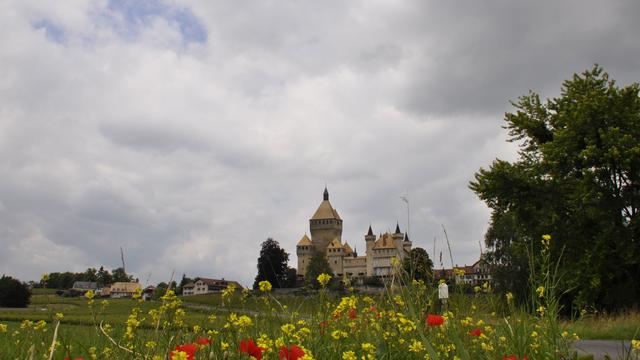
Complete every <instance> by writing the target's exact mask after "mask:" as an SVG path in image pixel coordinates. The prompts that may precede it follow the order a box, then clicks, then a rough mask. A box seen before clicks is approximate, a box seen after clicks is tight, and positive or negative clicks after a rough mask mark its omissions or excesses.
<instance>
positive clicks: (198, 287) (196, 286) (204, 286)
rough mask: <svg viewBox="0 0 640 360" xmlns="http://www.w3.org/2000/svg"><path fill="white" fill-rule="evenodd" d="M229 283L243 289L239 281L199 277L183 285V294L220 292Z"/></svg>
mask: <svg viewBox="0 0 640 360" xmlns="http://www.w3.org/2000/svg"><path fill="white" fill-rule="evenodd" d="M229 285H234V286H235V287H236V289H238V290H242V286H241V285H240V284H239V283H238V282H237V281H230V280H225V279H224V278H223V279H208V278H198V279H197V280H196V281H195V282H191V283H188V284H185V285H184V286H183V287H182V295H183V296H190V295H204V294H212V293H216V292H220V291H222V290H224V289H226V288H227V287H228V286H229Z"/></svg>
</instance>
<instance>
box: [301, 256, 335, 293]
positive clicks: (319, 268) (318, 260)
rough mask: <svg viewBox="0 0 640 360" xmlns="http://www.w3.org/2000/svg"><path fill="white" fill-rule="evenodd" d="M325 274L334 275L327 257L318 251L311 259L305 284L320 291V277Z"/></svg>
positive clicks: (305, 276)
mask: <svg viewBox="0 0 640 360" xmlns="http://www.w3.org/2000/svg"><path fill="white" fill-rule="evenodd" d="M323 273H324V274H329V275H333V271H332V270H331V266H329V262H327V257H326V256H325V255H324V254H323V253H322V252H320V251H316V252H314V253H313V255H311V259H310V260H309V266H308V267H307V273H306V274H305V275H304V282H305V283H306V284H307V285H309V286H311V287H313V288H314V289H318V288H320V283H318V275H320V274H323Z"/></svg>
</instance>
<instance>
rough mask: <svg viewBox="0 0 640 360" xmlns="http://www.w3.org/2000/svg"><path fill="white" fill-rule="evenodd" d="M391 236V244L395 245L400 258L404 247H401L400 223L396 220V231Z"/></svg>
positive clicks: (402, 237)
mask: <svg viewBox="0 0 640 360" xmlns="http://www.w3.org/2000/svg"><path fill="white" fill-rule="evenodd" d="M392 237H393V245H394V246H395V247H396V250H398V255H399V256H400V258H402V257H404V248H403V244H402V243H403V241H404V234H403V233H402V232H401V231H400V224H398V223H397V222H396V231H395V232H394V233H393V235H392Z"/></svg>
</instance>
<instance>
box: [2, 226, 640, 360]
mask: <svg viewBox="0 0 640 360" xmlns="http://www.w3.org/2000/svg"><path fill="white" fill-rule="evenodd" d="M541 241H542V244H543V251H542V253H540V254H536V255H535V256H534V257H533V259H534V261H532V262H531V265H530V273H531V279H530V280H531V284H532V286H531V288H532V292H531V298H530V299H521V300H523V301H520V302H517V301H516V300H518V299H514V296H513V295H512V294H511V293H506V294H498V293H495V292H494V291H493V289H492V288H491V285H490V284H489V283H485V284H484V285H482V286H478V287H476V288H475V289H474V294H473V295H468V294H463V293H462V292H461V291H458V290H455V289H454V290H453V291H452V294H451V297H450V299H449V302H448V303H447V304H446V306H444V305H443V304H442V303H441V302H440V301H439V299H438V294H437V284H434V285H433V286H429V285H427V284H425V283H424V282H422V281H409V280H408V278H407V277H406V276H403V274H400V273H399V274H398V276H397V277H396V278H394V279H393V280H392V281H391V283H389V284H388V286H387V287H386V290H385V291H384V292H382V293H380V294H376V295H367V294H360V293H359V292H357V290H355V289H353V288H352V287H351V284H350V283H349V281H348V280H347V279H341V281H343V282H344V284H343V285H344V288H345V289H346V290H345V292H344V293H341V294H336V293H333V292H331V291H329V290H328V288H327V285H328V284H329V282H330V281H332V279H331V276H330V275H328V274H321V275H320V276H319V277H318V279H317V280H318V282H319V283H320V284H321V288H320V290H319V291H317V292H315V293H313V294H312V295H310V296H297V297H294V299H293V300H292V299H291V298H288V299H284V298H280V297H278V296H275V295H274V294H273V290H272V286H271V284H270V283H269V282H267V281H263V282H261V283H260V284H259V289H258V290H256V291H255V292H251V291H248V290H244V291H237V289H234V288H233V287H229V288H227V289H226V290H224V291H223V292H222V294H221V295H220V296H219V297H217V298H216V299H217V300H216V302H215V303H213V301H212V303H210V304H208V305H209V306H207V304H206V302H205V304H204V305H203V307H202V308H198V309H193V308H189V307H187V306H185V303H183V299H182V298H180V297H178V296H176V295H175V294H174V292H173V291H171V290H169V291H167V293H166V294H165V295H164V296H163V297H162V298H161V299H160V300H159V301H157V302H151V303H150V302H145V301H143V300H142V299H141V298H140V296H139V294H138V295H137V296H135V299H134V300H118V301H113V300H100V299H98V298H96V297H95V294H94V293H93V292H91V291H89V292H87V293H86V295H85V298H84V299H83V300H82V302H83V303H84V304H83V306H84V307H85V308H86V309H87V313H86V316H84V317H83V319H84V320H82V321H81V320H80V319H79V318H77V317H76V318H74V317H73V315H72V314H73V313H74V309H75V308H74V307H75V306H78V305H77V304H74V303H73V302H69V303H68V304H67V305H68V306H67V307H65V306H61V307H59V308H56V307H51V306H49V307H46V306H45V305H46V304H42V306H43V308H46V309H47V312H46V313H45V314H43V315H42V316H41V318H40V319H38V318H37V317H33V318H30V319H24V320H22V321H4V322H2V321H0V353H2V356H1V357H2V359H65V360H66V359H75V360H77V359H150V360H194V359H287V360H290V359H293V360H295V359H343V360H356V359H365V360H366V359H451V360H454V359H460V360H467V359H469V360H471V359H473V360H476V359H487V360H488V359H492V360H493V359H508V360H513V359H516V360H521V359H529V360H533V359H577V354H575V352H574V351H573V350H572V343H573V342H574V341H575V340H577V339H578V334H576V333H571V332H568V331H567V330H566V329H564V328H563V327H562V326H561V323H560V320H559V318H558V313H559V310H560V309H559V306H560V305H559V302H558V296H557V294H556V288H555V287H556V284H557V282H558V276H557V271H556V270H557V269H555V268H554V266H553V264H551V263H550V260H549V259H550V256H549V246H548V245H549V242H550V241H552V240H551V238H550V237H549V236H548V235H545V236H544V237H543V238H542V240H541ZM405 275H406V274H405ZM334 281H335V280H334ZM124 301H126V302H128V303H127V304H128V308H127V314H126V315H124V316H122V317H120V318H118V316H116V315H115V313H114V312H113V309H114V307H115V308H120V309H122V307H123V306H124V305H123V304H124ZM516 303H518V304H526V305H516ZM65 312H68V314H65ZM16 319H17V318H16ZM621 357H622V358H625V359H640V341H638V340H633V342H632V346H631V348H630V349H629V351H628V352H627V353H626V354H622V356H621Z"/></svg>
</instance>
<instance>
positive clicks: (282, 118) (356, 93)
mask: <svg viewBox="0 0 640 360" xmlns="http://www.w3.org/2000/svg"><path fill="white" fill-rule="evenodd" d="M637 7H638V5H637V4H636V3H635V2H632V1H629V2H618V3H615V4H610V3H597V2H593V3H584V2H568V3H562V4H558V3H555V2H542V3H536V4H514V3H511V2H502V3H494V4H475V3H468V4H465V5H464V6H462V5H460V4H458V3H442V2H431V1H429V2H419V3H409V2H384V1H381V2H370V1H360V2H357V1H356V2H348V3H345V2H343V1H326V2H323V3H322V4H319V3H318V4H314V3H305V2H254V3H251V4H250V5H249V4H248V3H245V2H242V1H215V2H211V1H198V0H185V1H178V0H175V1H160V2H151V1H136V2H129V1H98V2H95V1H81V0H74V1H68V2H67V1H66V2H64V3H55V4H50V5H47V4H44V3H41V2H32V1H11V2H4V3H2V4H1V5H0V21H2V23H3V25H5V27H6V28H7V31H4V32H2V33H0V43H1V44H3V45H2V46H0V73H1V75H2V76H0V204H1V206H0V212H1V214H2V217H0V235H1V236H0V246H2V247H3V249H7V250H6V251H3V252H1V253H0V272H4V273H7V274H11V275H15V276H16V277H18V278H20V279H25V280H27V279H38V278H39V277H40V274H41V273H42V272H46V271H63V270H72V271H81V270H84V269H86V267H89V266H96V267H98V266H100V265H104V266H105V267H107V268H115V267H117V266H120V253H119V248H120V247H121V246H122V247H123V248H124V251H125V257H126V262H127V269H128V270H129V271H131V272H133V273H134V275H135V276H137V277H138V278H140V279H146V278H148V277H149V278H150V281H151V282H158V281H167V280H168V279H169V277H170V276H171V274H172V273H174V277H180V276H181V275H182V274H183V273H185V274H187V275H188V276H208V277H225V278H229V279H237V280H240V281H241V282H242V283H243V284H245V285H249V284H250V283H251V282H252V279H253V277H254V276H255V266H256V259H257V257H258V253H259V246H260V243H261V242H262V241H264V240H265V239H266V238H267V237H273V238H275V239H276V240H278V241H279V242H280V244H281V245H282V246H283V247H284V248H285V249H286V250H287V251H288V252H289V253H290V254H291V264H295V254H294V251H295V243H296V242H297V241H298V240H299V238H300V237H301V236H302V234H303V233H304V232H305V231H308V219H309V217H310V216H311V215H312V214H313V211H314V210H315V209H316V207H317V206H318V204H319V202H320V200H321V196H322V190H323V188H324V184H325V183H327V184H328V186H329V191H330V193H331V200H332V203H333V204H334V206H335V207H336V208H337V209H338V211H339V212H340V214H341V216H342V218H343V219H344V221H345V222H344V235H343V239H345V240H347V241H348V242H349V243H350V244H351V245H352V246H354V247H358V248H360V251H361V252H362V250H363V249H364V240H363V236H364V233H365V232H366V230H367V228H368V226H369V224H372V226H373V229H374V231H375V232H376V233H378V232H382V231H386V230H387V229H391V230H393V228H395V224H396V221H398V222H399V223H400V226H401V228H402V229H405V228H406V227H407V208H406V204H405V203H403V202H402V201H400V198H399V197H400V195H404V194H405V193H406V192H407V191H408V192H409V197H410V206H411V207H410V211H411V239H412V241H413V242H414V245H415V246H421V247H424V248H425V249H427V250H428V251H429V252H430V253H433V239H434V237H436V239H437V241H436V254H437V253H438V252H439V251H440V250H442V249H445V248H444V237H443V232H442V227H441V226H442V225H443V224H444V225H445V227H446V229H447V232H448V234H449V238H450V240H451V241H452V248H453V252H454V260H455V261H456V262H457V263H459V264H464V263H467V264H469V263H472V262H473V261H474V260H475V259H477V257H478V252H479V249H478V240H482V238H483V235H484V231H485V229H486V226H487V223H488V219H489V212H488V210H487V208H486V207H485V206H484V204H482V203H481V202H480V201H479V200H478V199H477V198H476V197H475V196H474V194H473V193H471V191H470V190H468V188H467V184H468V182H469V180H471V179H472V177H473V173H474V172H475V171H477V170H478V169H479V168H480V167H486V166H488V165H489V164H490V163H491V161H492V160H493V159H494V158H496V157H501V158H507V159H513V158H514V157H515V149H514V147H513V144H509V143H506V142H505V137H506V134H505V132H504V131H503V129H501V127H500V126H501V125H502V117H503V113H504V111H506V110H508V109H509V103H508V101H509V100H512V99H515V98H516V97H517V96H519V95H522V94H524V93H526V92H527V91H528V90H529V89H533V90H536V91H539V92H540V93H542V95H543V97H544V96H555V95H557V93H558V91H559V87H560V84H561V82H562V80H563V79H566V78H568V77H569V76H571V74H572V73H574V72H579V71H582V70H584V69H586V68H590V67H591V66H592V64H593V63H596V62H598V63H600V64H602V65H603V66H604V67H605V69H606V70H607V71H609V72H610V74H611V76H612V77H613V78H615V79H617V80H618V81H619V82H620V83H623V84H625V83H630V82H633V81H637V80H638V79H639V78H640V74H639V73H638V69H640V66H638V65H640V64H638V61H640V60H638V59H640V56H639V55H640V50H639V49H640V46H639V45H640V44H639V43H638V42H639V41H640V40H638V38H637V36H635V34H637V33H638V32H639V31H638V30H640V29H638V27H639V26H640V25H638V23H637V22H636V21H635V19H634V18H633V14H635V13H638V9H637ZM358 245H359V246H358ZM149 274H151V275H149Z"/></svg>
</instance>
